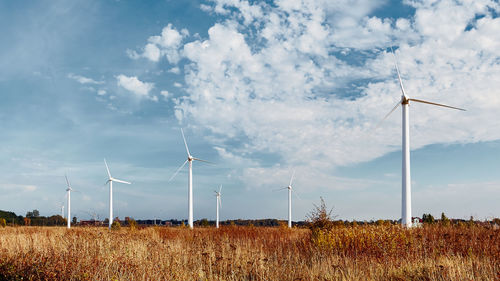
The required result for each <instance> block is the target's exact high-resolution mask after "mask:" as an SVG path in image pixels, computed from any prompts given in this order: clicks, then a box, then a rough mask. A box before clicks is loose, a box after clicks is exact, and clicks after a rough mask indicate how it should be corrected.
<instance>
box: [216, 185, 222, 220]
mask: <svg viewBox="0 0 500 281" xmlns="http://www.w3.org/2000/svg"><path fill="white" fill-rule="evenodd" d="M221 191H222V184H221V185H220V186H219V192H217V190H214V192H215V196H216V199H217V201H216V208H217V213H216V214H217V216H216V220H215V227H216V228H219V207H222V202H221V199H220V196H221Z"/></svg>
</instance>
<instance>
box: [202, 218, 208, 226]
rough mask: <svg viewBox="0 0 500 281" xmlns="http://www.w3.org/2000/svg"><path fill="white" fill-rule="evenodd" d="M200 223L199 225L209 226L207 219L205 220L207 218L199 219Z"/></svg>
mask: <svg viewBox="0 0 500 281" xmlns="http://www.w3.org/2000/svg"><path fill="white" fill-rule="evenodd" d="M200 225H201V226H209V225H210V223H209V222H208V220H207V219H202V220H201V221H200Z"/></svg>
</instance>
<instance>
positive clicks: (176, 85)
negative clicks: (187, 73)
mask: <svg viewBox="0 0 500 281" xmlns="http://www.w3.org/2000/svg"><path fill="white" fill-rule="evenodd" d="M174 87H177V88H182V84H181V83H179V82H175V83H174Z"/></svg>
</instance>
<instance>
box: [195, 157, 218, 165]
mask: <svg viewBox="0 0 500 281" xmlns="http://www.w3.org/2000/svg"><path fill="white" fill-rule="evenodd" d="M193 160H196V161H200V162H205V163H209V164H214V165H215V163H213V162H210V161H207V160H202V159H200V158H194V157H193Z"/></svg>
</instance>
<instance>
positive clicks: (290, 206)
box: [277, 171, 298, 228]
mask: <svg viewBox="0 0 500 281" xmlns="http://www.w3.org/2000/svg"><path fill="white" fill-rule="evenodd" d="M294 176H295V171H293V173H292V177H291V178H290V184H288V186H287V187H283V188H279V189H277V190H283V189H288V227H290V228H291V227H292V191H294V190H293V188H292V181H293V177H294ZM295 196H297V194H295ZM297 197H298V196H297Z"/></svg>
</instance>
